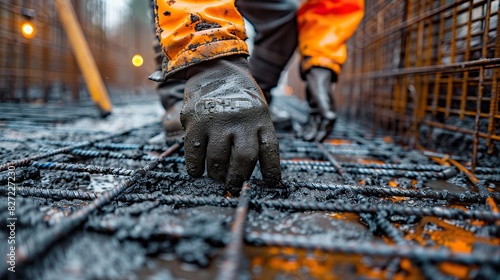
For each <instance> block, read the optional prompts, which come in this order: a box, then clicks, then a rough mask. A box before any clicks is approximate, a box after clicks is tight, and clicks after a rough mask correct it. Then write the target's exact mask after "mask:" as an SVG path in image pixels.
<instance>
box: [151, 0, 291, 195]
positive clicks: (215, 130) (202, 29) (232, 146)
mask: <svg viewBox="0 0 500 280" xmlns="http://www.w3.org/2000/svg"><path fill="white" fill-rule="evenodd" d="M155 10H156V30H157V36H158V38H159V41H160V45H161V47H162V51H163V54H164V56H165V60H164V62H163V65H162V70H163V73H162V75H157V76H156V78H157V80H160V81H161V80H164V79H165V78H169V77H172V76H173V77H175V78H181V79H186V80H187V82H186V87H185V91H184V107H183V109H182V113H181V121H182V124H183V126H184V129H185V130H186V135H185V139H184V149H185V158H186V168H187V171H188V173H189V174H190V175H191V176H194V177H199V176H202V175H203V173H204V172H205V163H206V167H207V171H208V175H209V176H210V177H212V178H213V179H215V180H218V181H221V182H225V183H226V186H228V187H229V188H231V189H233V188H241V185H242V183H243V181H245V180H248V179H249V178H250V176H251V174H252V171H253V169H254V167H255V164H256V162H257V160H259V161H260V166H261V171H262V175H263V177H264V179H265V180H267V181H268V182H269V183H270V184H276V183H277V182H278V181H279V180H280V179H281V169H280V162H279V146H278V140H277V137H276V133H275V131H274V128H273V125H272V122H271V118H270V114H269V109H268V107H267V103H266V101H265V98H264V95H263V93H262V91H261V90H260V88H259V86H258V85H257V83H256V82H255V80H254V79H253V77H252V75H251V73H250V70H249V66H248V61H247V59H246V56H247V55H248V51H247V45H246V44H245V42H244V40H245V39H246V35H245V29H244V24H243V18H242V17H241V15H240V14H239V12H238V11H237V10H236V8H235V7H234V0H233V1H229V0H225V1H187V0H184V1H181V0H176V1H171V0H156V6H155Z"/></svg>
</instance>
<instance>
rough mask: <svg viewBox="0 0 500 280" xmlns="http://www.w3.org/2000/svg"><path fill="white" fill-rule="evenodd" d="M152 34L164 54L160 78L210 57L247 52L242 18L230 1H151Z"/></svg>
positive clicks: (160, 79)
mask: <svg viewBox="0 0 500 280" xmlns="http://www.w3.org/2000/svg"><path fill="white" fill-rule="evenodd" d="M154 4H155V5H154V10H155V26H156V36H157V38H158V40H159V42H160V46H161V50H162V52H163V54H164V60H163V63H162V75H161V76H160V77H153V75H152V76H151V77H150V78H151V79H153V80H156V81H162V80H164V79H165V78H167V77H168V76H171V75H172V74H174V73H175V72H177V71H179V70H182V69H184V68H186V67H189V66H191V65H194V64H197V63H200V62H202V61H206V60H211V59H214V58H218V57H222V56H228V55H234V54H243V55H248V48H247V45H246V43H245V41H244V40H245V39H246V33H245V26H244V22H243V17H242V16H241V14H240V13H239V12H238V10H237V9H236V7H235V5H234V0H221V1H196V0H155V3H154Z"/></svg>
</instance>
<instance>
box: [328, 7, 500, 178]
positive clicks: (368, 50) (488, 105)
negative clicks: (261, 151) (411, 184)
mask: <svg viewBox="0 0 500 280" xmlns="http://www.w3.org/2000/svg"><path fill="white" fill-rule="evenodd" d="M366 11H370V12H367V13H366V15H365V18H364V20H363V22H362V23H361V26H360V27H359V28H358V31H357V33H356V35H355V36H354V38H353V39H352V40H351V42H350V43H349V51H350V57H349V59H348V60H347V63H346V65H345V66H344V68H343V71H342V79H341V83H343V84H344V87H343V91H342V92H344V93H346V94H345V95H338V96H337V97H338V100H339V104H341V105H343V106H340V108H346V109H345V110H344V114H346V115H349V116H350V117H351V118H356V119H359V120H360V121H362V122H363V123H364V124H365V125H369V126H371V127H373V132H374V133H376V132H378V131H380V129H382V130H386V131H392V132H393V133H394V135H397V136H398V138H399V139H400V140H401V141H403V142H404V143H407V144H411V145H413V147H416V146H417V145H422V146H425V147H429V148H432V149H435V148H436V147H437V148H440V149H443V150H445V151H446V152H447V153H457V154H463V153H467V154H469V155H470V156H471V158H472V170H474V169H475V168H476V167H477V166H478V155H479V154H480V153H489V154H491V155H494V154H495V153H497V154H498V147H499V145H498V143H499V141H500V130H499V126H498V125H499V120H500V111H499V110H500V106H499V103H500V97H499V96H500V83H498V79H499V78H500V75H499V73H500V72H499V71H500V59H499V57H500V37H499V36H498V34H499V30H500V25H499V24H498V20H499V13H500V9H499V1H498V0H480V1H473V0H454V1H446V0H441V1H433V0H423V1H413V0H405V1H395V0H383V1H367V3H366ZM454 132H458V133H459V134H462V135H464V136H465V140H467V141H470V145H468V146H466V147H465V148H464V147H462V148H461V150H460V151H458V149H457V148H456V146H458V145H459V143H460V142H462V141H464V138H461V137H454V138H453V135H456V133H455V134H454ZM448 136H449V137H450V141H453V143H451V144H452V145H453V146H455V147H449V146H451V145H450V143H449V142H450V141H448V143H447V145H444V143H442V142H440V141H442V140H440V137H448ZM468 143H469V142H468ZM482 147H486V148H487V149H484V151H482V150H481V151H480V149H483V148H482Z"/></svg>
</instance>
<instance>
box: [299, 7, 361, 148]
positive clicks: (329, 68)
mask: <svg viewBox="0 0 500 280" xmlns="http://www.w3.org/2000/svg"><path fill="white" fill-rule="evenodd" d="M363 15H364V1H363V0H309V1H307V2H306V3H305V4H304V5H302V6H301V7H300V9H299V12H298V15H297V23H298V29H299V51H300V54H301V64H300V72H301V76H302V78H303V79H304V80H305V81H306V83H307V89H306V93H307V99H308V101H309V105H310V107H311V114H310V118H309V121H308V123H307V124H306V125H305V127H304V129H303V131H302V136H303V138H304V139H305V140H308V141H323V140H324V139H325V138H326V137H327V136H328V135H329V134H330V132H331V131H332V129H333V126H334V124H335V119H336V115H335V104H334V100H333V96H332V94H331V91H332V88H333V85H332V84H334V83H335V82H337V78H338V76H339V75H340V72H341V66H342V64H343V63H344V62H345V60H346V56H347V49H346V44H345V42H346V41H347V40H348V39H349V38H350V37H351V36H352V35H353V34H354V32H355V31H356V28H357V27H358V25H359V23H360V22H361V19H362V18H363Z"/></svg>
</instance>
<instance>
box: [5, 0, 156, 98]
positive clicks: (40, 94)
mask: <svg viewBox="0 0 500 280" xmlns="http://www.w3.org/2000/svg"><path fill="white" fill-rule="evenodd" d="M71 3H72V5H73V8H74V10H75V13H76V16H77V18H78V21H79V22H80V24H81V27H82V29H83V33H84V35H85V38H86V39H87V42H88V44H89V47H90V49H91V52H92V54H93V56H94V58H95V60H96V63H97V67H98V69H99V71H100V73H101V75H102V79H103V80H104V83H105V86H106V87H107V89H108V92H109V93H110V95H111V96H113V95H116V94H144V93H148V92H153V89H154V86H155V83H154V82H151V81H149V80H147V76H148V75H149V74H151V73H152V72H154V70H155V69H154V67H155V65H154V59H153V49H152V43H153V40H156V39H155V37H154V34H153V30H152V24H151V11H150V7H149V1H144V0H123V1H113V0H85V1H82V0H72V1H71ZM136 54H139V55H140V56H142V57H143V64H142V65H141V66H139V67H136V66H134V65H133V63H132V58H133V57H134V55H136ZM89 98H90V97H89V94H88V92H87V91H86V88H85V82H84V80H83V78H82V76H81V74H80V70H79V68H78V65H77V62H76V60H75V58H74V55H73V54H72V50H71V47H70V44H69V42H68V38H67V36H66V33H65V32H64V29H63V26H62V25H61V21H60V20H59V17H58V14H57V10H56V6H55V3H54V1H53V0H46V1H40V0H1V1H0V101H1V102H21V101H22V102H47V101H49V100H50V101H78V100H85V99H89Z"/></svg>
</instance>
